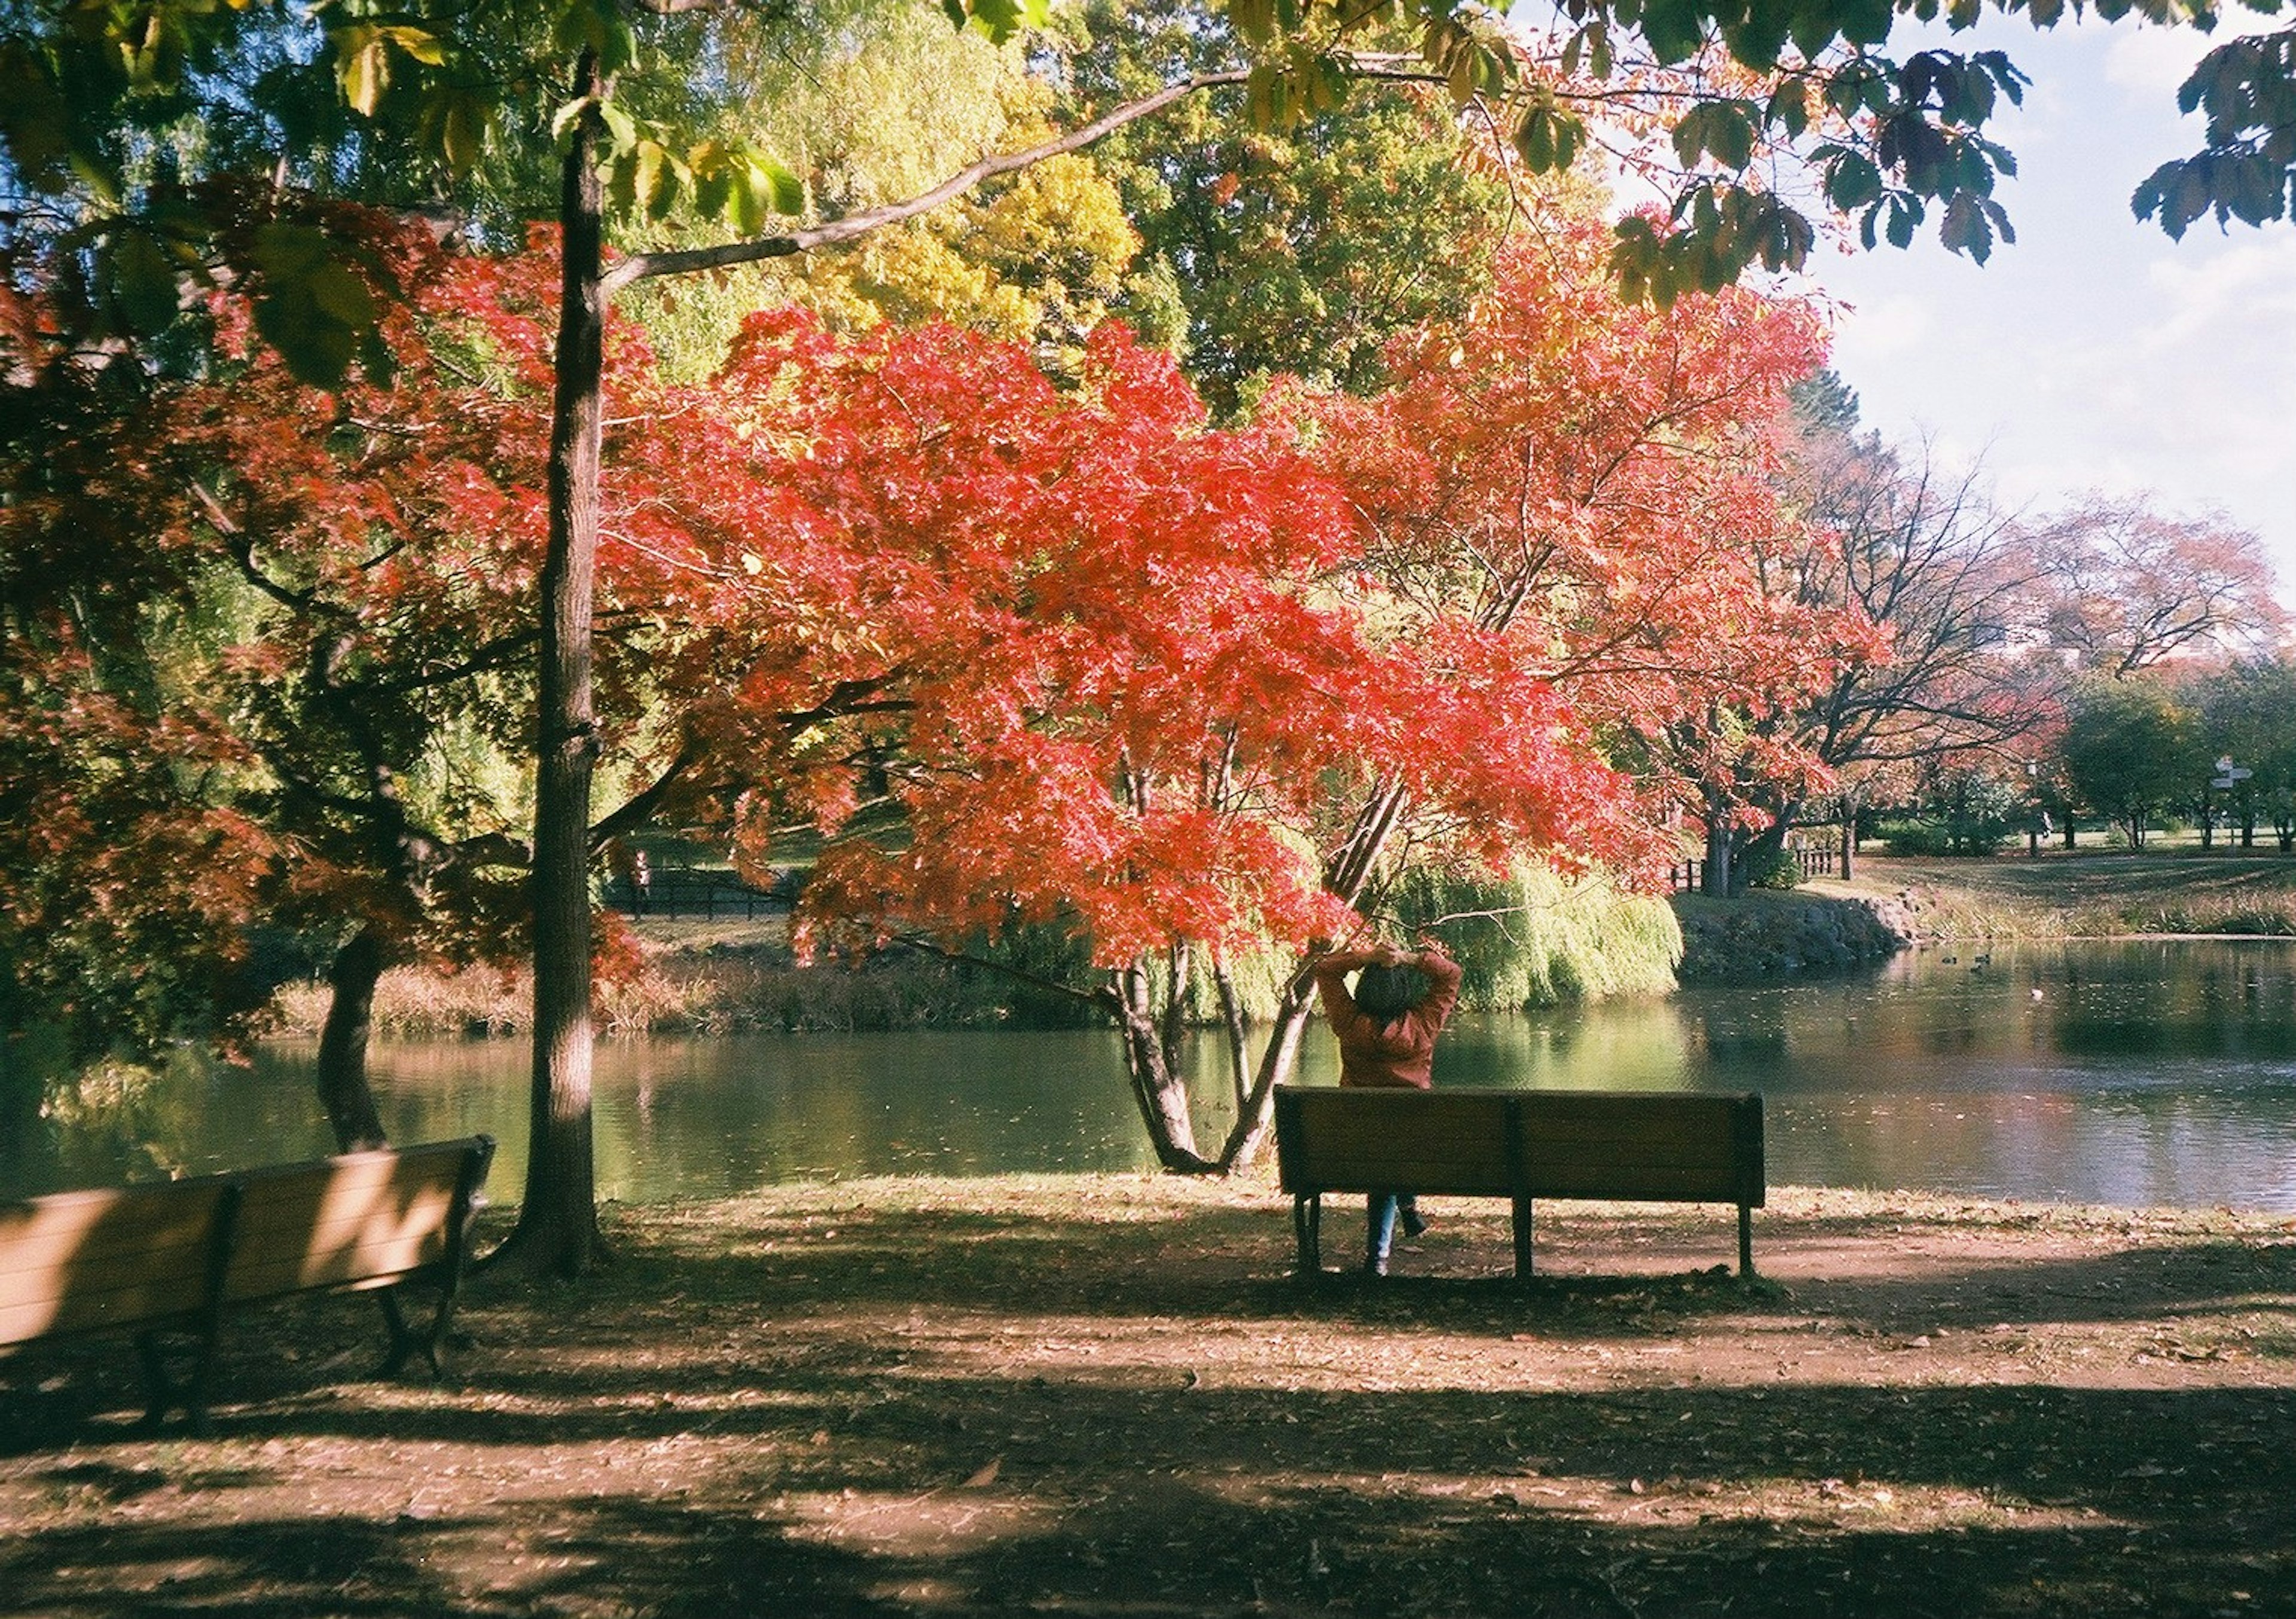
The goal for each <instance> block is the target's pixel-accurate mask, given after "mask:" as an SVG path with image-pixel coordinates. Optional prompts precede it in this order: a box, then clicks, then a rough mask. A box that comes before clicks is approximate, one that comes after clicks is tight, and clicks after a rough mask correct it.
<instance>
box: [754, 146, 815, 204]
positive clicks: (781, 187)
mask: <svg viewBox="0 0 2296 1619" xmlns="http://www.w3.org/2000/svg"><path fill="white" fill-rule="evenodd" d="M750 174H751V175H752V176H756V177H755V178H753V180H752V181H751V184H753V185H757V186H758V187H760V188H761V191H760V195H761V196H762V197H763V199H764V200H765V202H766V204H767V207H769V208H771V209H773V210H774V211H775V213H777V214H802V213H803V212H805V184H804V183H803V182H802V181H800V180H799V178H798V177H797V176H795V175H793V174H791V172H790V171H789V170H788V169H787V168H784V167H783V165H781V164H779V163H777V162H775V160H774V159H771V158H768V157H762V156H759V157H752V158H751V159H750Z"/></svg>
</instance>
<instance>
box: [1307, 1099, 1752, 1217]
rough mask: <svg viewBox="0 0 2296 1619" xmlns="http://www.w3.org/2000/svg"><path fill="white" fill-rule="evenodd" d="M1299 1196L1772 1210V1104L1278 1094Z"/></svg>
mask: <svg viewBox="0 0 2296 1619" xmlns="http://www.w3.org/2000/svg"><path fill="white" fill-rule="evenodd" d="M1275 1148H1276V1158H1277V1163H1278V1165H1279V1167H1280V1171H1281V1173H1282V1177H1283V1190H1286V1191H1289V1192H1293V1193H1300V1194H1304V1193H1310V1192H1325V1191H1374V1190H1412V1191H1422V1192H1429V1193H1435V1194H1446V1193H1447V1194H1451V1195H1455V1196H1488V1197H1508V1196H1513V1197H1526V1198H1624V1199H1642V1200H1649V1201H1664V1202H1673V1201H1680V1202H1688V1203H1735V1204H1739V1205H1742V1206H1747V1207H1759V1206H1761V1204H1762V1202H1763V1198H1764V1174H1763V1167H1762V1099H1761V1098H1760V1097H1759V1096H1758V1095H1751V1094H1749V1095H1743V1096H1700V1095H1688V1094H1683V1093H1678V1092H1611V1091H1410V1090H1403V1089H1400V1088H1398V1089H1394V1090H1379V1089H1370V1088H1365V1089H1358V1090H1339V1089H1333V1088H1332V1087H1329V1086H1301V1085H1283V1086H1278V1087H1277V1089H1276V1092H1275Z"/></svg>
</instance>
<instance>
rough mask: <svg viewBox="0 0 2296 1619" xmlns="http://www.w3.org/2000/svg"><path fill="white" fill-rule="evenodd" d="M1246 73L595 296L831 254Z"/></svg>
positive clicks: (651, 264) (621, 279)
mask: <svg viewBox="0 0 2296 1619" xmlns="http://www.w3.org/2000/svg"><path fill="white" fill-rule="evenodd" d="M1248 77H1249V74H1248V73H1247V72H1246V71H1244V70H1241V69H1237V70H1230V71H1227V72H1222V73H1198V74H1195V75H1193V76H1192V77H1191V78H1184V79H1182V80H1180V81H1179V82H1178V83H1177V84H1171V85H1167V86H1164V88H1162V89H1161V90H1159V91H1157V92H1156V93H1155V94H1153V95H1145V96H1143V97H1141V98H1140V99H1139V100H1138V101H1133V102H1125V103H1124V104H1123V105H1122V106H1119V107H1117V108H1114V109H1112V110H1110V111H1108V112H1105V113H1103V114H1102V115H1101V116H1100V117H1098V118H1096V119H1093V121H1092V122H1091V123H1089V124H1085V125H1082V126H1080V127H1078V128H1075V129H1072V130H1070V131H1069V133H1068V134H1066V135H1059V136H1056V137H1055V138H1054V139H1052V140H1049V141H1045V142H1042V143H1039V144H1037V145H1035V146H1029V147H1026V148H1023V149H1022V150H1021V151H1008V152H999V153H997V154H996V155H995V156H993V157H987V158H983V159H980V161H979V162H977V163H972V164H969V165H967V166H966V167H965V168H960V169H958V170H957V171H956V172H955V174H953V175H951V176H949V177H948V178H947V179H946V180H943V181H942V182H941V183H940V184H939V185H936V186H934V187H933V188H932V189H931V191H928V192H921V193H919V194H918V195H916V196H914V197H911V198H909V199H908V200H906V201H904V202H888V203H886V204H884V205H883V206H882V207H880V208H872V209H862V211H861V212H859V213H857V214H848V215H847V216H846V217H844V218H842V219H832V220H830V221H829V222H827V223H826V224H824V225H809V226H808V227H807V228H806V229H804V230H801V231H791V232H790V233H787V234H786V235H781V236H761V237H757V238H755V239H753V240H751V241H729V242H725V243H722V244H721V245H719V246H717V247H714V248H688V249H685V250H683V251H680V252H674V253H634V254H632V255H631V256H630V257H629V258H625V259H623V260H621V261H620V262H619V263H618V264H616V265H614V266H612V267H611V268H610V269H609V270H607V272H606V273H605V274H604V275H603V276H602V277H601V278H600V283H599V284H600V289H601V290H602V291H603V293H604V294H605V295H606V296H607V297H609V298H611V297H612V296H613V295H614V294H615V293H616V292H618V291H619V290H621V289H622V288H624V287H627V286H628V285H630V284H631V283H632V282H640V281H649V280H652V278H654V277H656V276H660V275H688V274H693V273H694V272H696V271H700V270H722V269H726V268H728V267H730V266H734V265H745V264H757V263H760V262H762V261H763V260H766V259H768V258H789V257H790V256H791V254H793V253H809V252H811V251H812V250H814V249H816V248H826V247H834V246H836V245H837V244H839V243H840V242H845V241H852V240H854V239H855V238H856V237H858V236H865V235H867V234H868V233H870V232H871V231H874V230H878V229H881V228H882V227H883V226H885V225H898V224H899V223H900V222H901V221H903V220H904V219H913V218H914V217H916V216H918V215H919V214H923V213H930V212H931V210H932V209H937V208H939V206H940V205H941V204H942V203H944V202H947V201H949V200H952V199H954V198H957V197H961V196H963V195H964V193H965V192H969V191H971V190H972V189H973V188H974V187H975V186H977V185H980V184H982V183H983V182H985V181H988V180H993V179H995V178H996V177H997V176H999V175H1009V174H1012V173H1013V172H1015V171H1016V170H1019V169H1023V168H1029V166H1030V165H1032V164H1036V163H1041V162H1043V161H1044V160H1045V159H1046V158H1056V157H1059V156H1061V155H1062V153H1063V152H1070V151H1078V150H1080V149H1082V148H1084V147H1087V146H1089V145H1091V144H1092V143H1094V142H1095V141H1097V140H1099V139H1100V138H1101V137H1102V136H1103V135H1111V134H1113V133H1114V132H1115V131H1117V130H1119V129H1121V128H1123V127H1125V126H1126V125H1127V124H1131V123H1136V122H1138V121H1139V120H1140V119H1144V118H1146V117H1148V116H1149V115H1150V114H1151V113H1155V112H1160V111H1162V110H1164V109H1165V108H1166V107H1169V106H1170V105H1171V104H1172V103H1173V102H1177V101H1179V100H1181V99H1183V98H1184V97H1186V96H1190V95H1193V94H1195V93H1196V92H1197V91H1199V90H1209V89H1211V88H1213V87H1214V86H1219V85H1240V84H1242V83H1243V81H1244V80H1245V78H1248Z"/></svg>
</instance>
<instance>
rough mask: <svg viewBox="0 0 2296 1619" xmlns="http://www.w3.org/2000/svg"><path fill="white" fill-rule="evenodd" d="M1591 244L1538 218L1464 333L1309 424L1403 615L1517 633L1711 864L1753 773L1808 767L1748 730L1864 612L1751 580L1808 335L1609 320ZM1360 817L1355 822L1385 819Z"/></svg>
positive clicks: (1707, 311) (1742, 312) (1806, 681)
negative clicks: (1691, 833)
mask: <svg viewBox="0 0 2296 1619" xmlns="http://www.w3.org/2000/svg"><path fill="white" fill-rule="evenodd" d="M1598 230H1599V226H1597V225H1594V224H1593V223H1592V222H1591V221H1590V220H1589V219H1588V218H1587V216H1586V214H1585V213H1584V212H1579V211H1574V210H1571V209H1568V208H1565V209H1558V210H1556V212H1555V213H1554V215H1553V216H1551V217H1546V218H1544V219H1540V220H1538V221H1536V222H1535V224H1534V225H1533V227H1532V228H1529V229H1527V230H1525V231H1524V232H1523V233H1521V236H1520V237H1519V238H1518V239H1517V240H1516V241H1514V242H1513V243H1512V244H1511V245H1510V247H1509V249H1508V250H1507V252H1506V254H1505V255H1504V256H1503V258H1502V259H1501V261H1500V264H1499V266H1498V276H1497V283H1496V285H1495V286H1494V288H1493V291H1492V294H1491V295H1490V296H1488V297H1486V298H1481V299H1479V300H1478V301H1477V303H1476V305H1475V307H1474V308H1473V310H1472V314H1471V315H1470V316H1469V317H1468V318H1467V319H1466V320H1464V321H1461V322H1456V323H1433V324H1431V325H1430V326H1428V327H1427V328H1425V329H1423V331H1420V332H1418V333H1416V334H1414V336H1413V337H1412V338H1411V339H1408V340H1407V341H1403V342H1398V345H1397V346H1396V348H1395V349H1394V351H1393V352H1392V353H1391V355H1390V361H1389V364H1390V367H1391V368H1392V370H1393V372H1394V375H1395V378H1396V381H1395V384H1394V386H1393V387H1392V388H1390V389H1389V390H1387V391H1386V392H1384V393H1383V394H1382V395H1380V396H1377V397H1374V398H1372V399H1369V400H1365V401H1353V400H1349V399H1347V398H1345V397H1332V398H1330V399H1329V400H1328V401H1326V402H1325V403H1324V405H1323V406H1322V407H1321V408H1320V409H1319V410H1318V411H1317V412H1316V416H1315V418H1314V420H1315V421H1316V425H1317V426H1318V427H1319V429H1321V431H1322V433H1323V435H1324V442H1325V443H1326V444H1327V445H1328V446H1329V447H1328V449H1327V450H1326V452H1325V454H1326V455H1327V456H1328V458H1329V460H1330V462H1331V464H1332V465H1333V467H1334V468H1335V469H1336V470H1338V471H1339V472H1340V473H1341V476H1343V477H1344V478H1347V479H1348V481H1349V485H1350V487H1351V488H1352V489H1353V490H1354V491H1355V494H1354V500H1355V502H1356V503H1357V505H1358V507H1359V508H1360V509H1361V510H1362V511H1364V513H1365V518H1366V519H1367V521H1368V522H1369V523H1370V524H1371V526H1372V528H1373V536H1374V537H1373V543H1372V546H1371V549H1370V551H1369V552H1368V554H1367V557H1366V562H1367V563H1368V564H1369V566H1370V567H1371V568H1372V569H1373V570H1374V571H1373V577H1374V580H1375V581H1376V582H1377V583H1378V584H1379V585H1380V586H1381V588H1382V590H1383V591H1384V592H1386V593H1388V594H1390V596H1391V597H1392V598H1393V600H1394V602H1395V608H1394V609H1393V610H1394V611H1395V612H1396V614H1397V615H1398V619H1397V622H1398V626H1429V627H1430V629H1437V628H1439V627H1440V626H1443V625H1444V624H1445V622H1446V621H1447V620H1448V619H1452V618H1456V619H1459V620H1462V621H1464V622H1465V623H1467V624H1470V625H1472V626H1475V627H1476V628H1477V629H1478V630H1480V631H1481V632H1483V633H1485V634H1492V635H1503V636H1505V637H1506V638H1507V639H1508V640H1509V641H1510V642H1512V644H1513V646H1514V647H1515V648H1516V649H1517V650H1516V651H1515V654H1514V655H1515V656H1516V657H1518V658H1521V659H1523V660H1524V661H1525V662H1526V663H1527V664H1528V665H1529V666H1531V667H1533V668H1536V669H1538V670H1540V671H1542V672H1543V673H1544V674H1545V675H1546V678H1548V679H1550V680H1552V681H1553V682H1554V683H1555V685H1556V687H1557V688H1558V690H1559V691H1562V692H1563V693H1565V694H1566V695H1567V696H1568V698H1569V699H1570V703H1571V706H1572V707H1573V709H1574V710H1575V711H1576V713H1577V714H1578V715H1579V717H1580V719H1581V722H1582V723H1583V724H1586V725H1587V726H1588V727H1589V728H1590V729H1591V730H1593V731H1594V732H1595V734H1597V735H1598V736H1600V737H1601V738H1603V741H1604V744H1605V746H1607V747H1610V748H1612V749H1613V750H1614V752H1615V753H1616V755H1617V756H1618V757H1619V758H1620V760H1621V761H1622V762H1624V763H1628V764H1629V767H1630V769H1631V771H1632V773H1634V774H1636V776H1638V777H1639V778H1640V779H1641V780H1642V781H1644V783H1645V785H1646V788H1647V790H1648V791H1649V793H1650V794H1651V795H1652V798H1653V799H1654V800H1656V801H1657V802H1661V803H1663V802H1669V801H1670V802H1673V803H1675V804H1677V805H1681V806H1682V807H1683V808H1685V810H1687V811H1688V812H1689V813H1690V814H1693V816H1694V817H1695V818H1696V819H1697V820H1698V821H1699V822H1700V824H1701V825H1702V826H1703V827H1704V828H1705V829H1706V830H1707V831H1708V833H1709V842H1710V856H1711V857H1712V858H1714V859H1716V860H1718V861H1722V862H1726V861H1727V860H1728V858H1729V854H1730V851H1731V849H1732V847H1733V846H1734V840H1735V839H1736V838H1738V836H1739V834H1740V832H1741V831H1742V830H1743V827H1742V823H1741V814H1740V812H1741V810H1742V808H1743V806H1744V805H1745V802H1746V799H1745V796H1744V795H1745V794H1746V793H1747V792H1748V791H1750V790H1751V782H1752V781H1754V780H1756V779H1767V777H1769V776H1770V775H1772V774H1773V773H1778V772H1799V771H1800V770H1801V769H1802V768H1804V766H1805V765H1807V764H1808V760H1807V757H1806V756H1805V755H1803V754H1801V753H1800V750H1798V749H1797V748H1794V747H1793V746H1792V745H1791V744H1779V745H1775V746H1773V745H1772V744H1771V743H1770V742H1769V741H1768V740H1767V739H1765V738H1761V737H1758V736H1750V733H1749V732H1748V731H1747V728H1746V727H1745V726H1744V725H1743V724H1742V723H1741V722H1740V719H1739V715H1742V714H1743V713H1746V712H1752V711H1760V712H1767V711H1768V710H1769V708H1770V707H1773V706H1774V705H1777V704H1784V703H1799V702H1800V701H1803V700H1806V699H1807V697H1808V693H1809V691H1811V690H1812V689H1814V688H1815V687H1816V686H1818V685H1820V684H1822V683H1824V681H1825V680H1826V679H1828V678H1830V677H1831V676H1832V675H1833V672H1834V670H1835V668H1836V666H1837V661H1838V660H1839V659H1840V658H1842V657H1844V656H1845V655H1849V654H1850V653H1851V652H1852V650H1853V649H1857V648H1861V647H1863V646H1864V645H1865V644H1866V634H1867V632H1866V626H1864V624H1863V621H1862V619H1860V618H1859V617H1858V616H1857V613H1856V611H1855V609H1851V610H1849V611H1847V612H1841V611H1835V610H1833V609H1814V608H1811V607H1809V606H1808V604H1805V603H1803V602H1800V601H1796V600H1795V599H1794V598H1793V597H1792V594H1791V593H1780V592H1775V591H1773V590H1771V589H1769V588H1768V587H1767V584H1766V581H1765V578H1764V575H1763V571H1762V562H1761V559H1762V558H1764V557H1765V556H1767V554H1769V553H1770V552H1772V551H1773V550H1775V547H1776V546H1777V545H1778V544H1779V540H1778V536H1779V535H1780V534H1781V533H1782V532H1783V531H1784V529H1785V528H1787V527H1789V524H1788V521H1787V519H1786V518H1785V516H1784V513H1783V512H1782V511H1781V510H1780V507H1779V504H1778V502H1777V499H1776V494H1775V487H1774V486H1773V485H1772V483H1771V482H1770V481H1769V480H1770V477H1771V474H1772V473H1773V472H1774V471H1775V466H1776V462H1775V455H1776V453H1777V448H1778V439H1777V437H1776V435H1777V433H1778V432H1779V430H1780V429H1781V427H1782V424H1783V421H1784V404H1785V395H1786V390H1787V388H1789V387H1790V386H1792V383H1793V382H1795V381H1796V380H1799V379H1800V378H1801V377H1803V376H1804V375H1806V374H1808V372H1809V371H1810V370H1811V369H1812V368H1813V367H1814V366H1815V365H1816V363H1817V361H1818V359H1819V357H1820V356H1821V352H1822V350H1821V340H1822V339H1821V337H1820V333H1819V331H1818V328H1817V325H1816V322H1815V320H1814V318H1813V317H1812V315H1811V313H1810V311H1808V309H1807V308H1805V307H1801V306H1800V305H1798V304H1796V303H1794V302H1793V301H1792V300H1786V299H1770V298H1758V297H1756V296H1753V295H1752V294H1751V293H1743V292H1733V293H1726V294H1722V295H1718V296H1716V297H1714V298H1692V299H1685V300H1683V301H1682V302H1680V303H1679V304H1677V306H1676V307H1675V308H1674V309H1673V310H1671V311H1669V312H1668V313H1666V314H1664V315H1661V314H1658V313H1656V312H1652V311H1648V310H1644V309H1637V308H1635V307H1628V306H1623V305H1621V304H1620V301H1619V299H1618V298H1617V295H1616V293H1615V292H1614V291H1613V290H1612V289H1611V287H1610V285H1609V284H1608V282H1607V279H1606V277H1605V275H1604V273H1603V265H1602V259H1601V252H1600V237H1599V235H1598V234H1597V232H1598ZM1398 633H1401V630H1400V628H1399V629H1398ZM1373 806H1374V807H1375V808H1377V810H1378V814H1374V815H1373V816H1372V817H1371V819H1370V820H1369V821H1367V822H1357V825H1358V826H1359V827H1360V828H1362V829H1365V830H1370V829H1374V828H1377V827H1381V826H1386V825H1390V824H1391V823H1392V822H1393V821H1394V819H1395V811H1394V810H1393V809H1392V808H1390V807H1387V806H1386V805H1384V803H1383V801H1382V800H1381V799H1379V798H1377V797H1374V800H1373ZM1343 823H1344V822H1343ZM1366 870H1368V868H1366Z"/></svg>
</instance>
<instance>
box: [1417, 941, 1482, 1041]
mask: <svg viewBox="0 0 2296 1619" xmlns="http://www.w3.org/2000/svg"><path fill="white" fill-rule="evenodd" d="M1404 959H1405V960H1406V961H1409V962H1410V963H1411V964H1412V965H1413V966H1414V967H1416V968H1417V969H1419V970H1420V971H1421V972H1423V973H1425V974H1426V975H1427V983H1428V990H1427V998H1426V999H1425V1000H1424V1001H1422V1002H1420V1003H1419V1006H1418V1008H1417V1009H1416V1010H1421V1011H1424V1012H1425V1013H1427V1014H1428V1016H1429V1017H1431V1018H1433V1019H1434V1021H1435V1022H1436V1023H1437V1024H1438V1025H1440V1024H1441V1023H1442V1021H1443V1019H1444V1018H1448V1017H1449V1016H1450V1015H1451V1009H1452V1008H1453V1007H1454V1006H1456V1005H1457V1004H1458V1002H1459V984H1460V981H1461V980H1462V979H1464V977H1466V976H1467V971H1466V969H1465V968H1464V967H1461V966H1460V965H1459V964H1458V963H1457V962H1456V961H1453V960H1452V959H1451V957H1450V953H1448V952H1447V951H1446V950H1445V949H1444V948H1443V946H1442V945H1441V944H1438V943H1436V942H1435V941H1434V940H1433V939H1425V940H1423V941H1421V943H1420V946H1419V953H1418V954H1417V955H1415V956H1406V958H1404Z"/></svg>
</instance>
